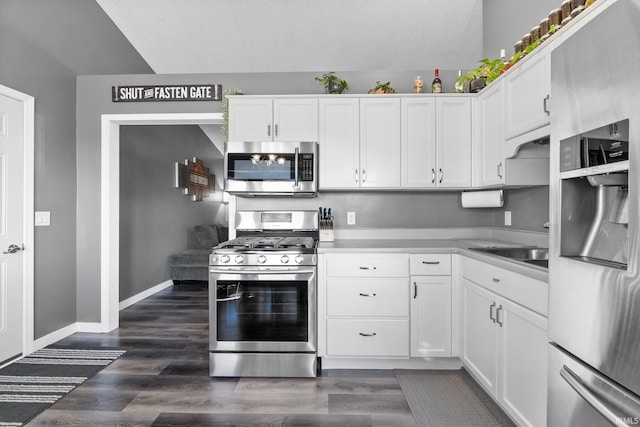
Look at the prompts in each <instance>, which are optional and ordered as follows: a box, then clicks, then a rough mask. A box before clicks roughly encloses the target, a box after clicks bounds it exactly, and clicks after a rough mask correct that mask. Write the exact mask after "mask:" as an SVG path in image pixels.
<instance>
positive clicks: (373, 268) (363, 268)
mask: <svg viewBox="0 0 640 427" xmlns="http://www.w3.org/2000/svg"><path fill="white" fill-rule="evenodd" d="M360 270H377V268H376V267H360Z"/></svg>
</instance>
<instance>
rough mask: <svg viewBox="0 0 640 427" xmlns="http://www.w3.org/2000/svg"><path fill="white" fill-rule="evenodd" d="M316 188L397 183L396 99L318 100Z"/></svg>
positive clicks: (398, 124) (398, 149) (398, 174)
mask: <svg viewBox="0 0 640 427" xmlns="http://www.w3.org/2000/svg"><path fill="white" fill-rule="evenodd" d="M319 111H320V120H319V128H320V132H319V144H320V150H319V151H320V189H349V188H354V189H355V188H399V187H400V99H399V98H386V97H383V96H380V97H375V98H347V97H340V96H336V97H327V98H322V99H320V104H319Z"/></svg>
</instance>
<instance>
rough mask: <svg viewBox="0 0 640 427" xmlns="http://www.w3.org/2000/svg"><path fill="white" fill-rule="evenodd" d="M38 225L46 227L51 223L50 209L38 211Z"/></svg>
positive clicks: (36, 219) (36, 220)
mask: <svg viewBox="0 0 640 427" xmlns="http://www.w3.org/2000/svg"><path fill="white" fill-rule="evenodd" d="M35 222H36V224H35V225H36V227H46V226H49V225H51V212H49V211H36V218H35Z"/></svg>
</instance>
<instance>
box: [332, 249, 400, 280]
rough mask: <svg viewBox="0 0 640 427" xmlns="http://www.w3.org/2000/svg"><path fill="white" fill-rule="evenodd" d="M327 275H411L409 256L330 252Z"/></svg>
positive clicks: (363, 276) (364, 276)
mask: <svg viewBox="0 0 640 427" xmlns="http://www.w3.org/2000/svg"><path fill="white" fill-rule="evenodd" d="M327 277H362V278H367V277H409V256H408V255H406V254H328V255H327Z"/></svg>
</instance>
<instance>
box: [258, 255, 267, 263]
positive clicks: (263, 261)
mask: <svg viewBox="0 0 640 427" xmlns="http://www.w3.org/2000/svg"><path fill="white" fill-rule="evenodd" d="M258 262H259V263H260V264H264V263H265V262H267V257H266V256H264V255H259V256H258Z"/></svg>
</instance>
